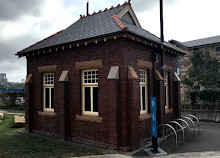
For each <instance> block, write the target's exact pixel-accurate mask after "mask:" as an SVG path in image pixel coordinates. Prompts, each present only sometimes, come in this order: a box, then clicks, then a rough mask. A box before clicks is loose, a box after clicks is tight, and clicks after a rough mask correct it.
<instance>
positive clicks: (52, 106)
mask: <svg viewBox="0 0 220 158" xmlns="http://www.w3.org/2000/svg"><path fill="white" fill-rule="evenodd" d="M51 108H52V109H53V108H54V88H51Z"/></svg>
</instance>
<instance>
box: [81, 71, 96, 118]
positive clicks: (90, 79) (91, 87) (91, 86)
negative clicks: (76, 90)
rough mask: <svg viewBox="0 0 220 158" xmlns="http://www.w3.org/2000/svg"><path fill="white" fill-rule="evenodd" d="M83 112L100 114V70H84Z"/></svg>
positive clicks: (85, 113)
mask: <svg viewBox="0 0 220 158" xmlns="http://www.w3.org/2000/svg"><path fill="white" fill-rule="evenodd" d="M82 91H83V97H82V98H83V101H82V103H83V109H82V110H83V112H82V113H83V114H84V115H95V116H98V70H84V71H82Z"/></svg>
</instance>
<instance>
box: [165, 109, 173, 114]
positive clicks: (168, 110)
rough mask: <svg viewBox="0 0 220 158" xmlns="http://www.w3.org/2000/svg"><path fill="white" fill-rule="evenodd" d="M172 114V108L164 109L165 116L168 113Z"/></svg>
mask: <svg viewBox="0 0 220 158" xmlns="http://www.w3.org/2000/svg"><path fill="white" fill-rule="evenodd" d="M172 112H173V108H172V109H165V113H166V114H169V113H172Z"/></svg>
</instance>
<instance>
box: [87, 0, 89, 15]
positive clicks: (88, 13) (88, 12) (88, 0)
mask: <svg viewBox="0 0 220 158" xmlns="http://www.w3.org/2000/svg"><path fill="white" fill-rule="evenodd" d="M86 3H87V11H86V15H87V16H88V15H89V0H87V2H86Z"/></svg>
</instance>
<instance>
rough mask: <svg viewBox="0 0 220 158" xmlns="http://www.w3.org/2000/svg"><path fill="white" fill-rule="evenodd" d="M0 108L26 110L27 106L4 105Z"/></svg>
mask: <svg viewBox="0 0 220 158" xmlns="http://www.w3.org/2000/svg"><path fill="white" fill-rule="evenodd" d="M0 109H11V110H25V107H24V106H20V105H2V106H0Z"/></svg>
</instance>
